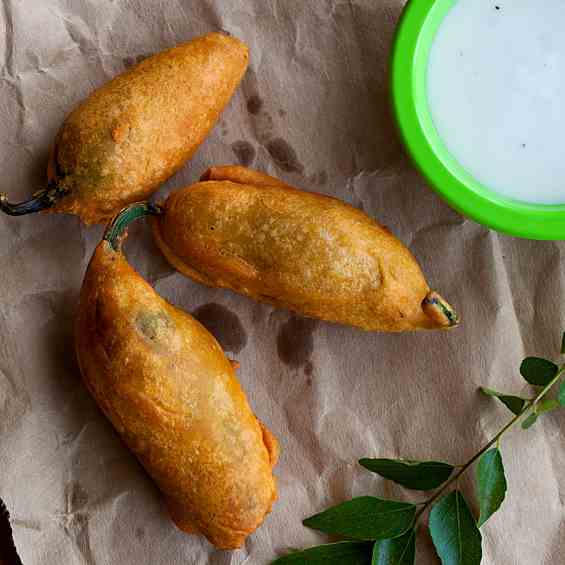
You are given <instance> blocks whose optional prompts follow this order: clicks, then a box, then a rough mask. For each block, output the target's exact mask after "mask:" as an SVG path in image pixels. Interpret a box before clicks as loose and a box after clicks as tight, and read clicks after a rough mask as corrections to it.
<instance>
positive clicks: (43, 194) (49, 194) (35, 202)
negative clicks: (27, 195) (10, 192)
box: [0, 183, 68, 216]
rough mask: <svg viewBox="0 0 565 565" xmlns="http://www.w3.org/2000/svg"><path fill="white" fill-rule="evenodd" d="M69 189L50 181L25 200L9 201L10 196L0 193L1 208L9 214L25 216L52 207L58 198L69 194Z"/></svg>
mask: <svg viewBox="0 0 565 565" xmlns="http://www.w3.org/2000/svg"><path fill="white" fill-rule="evenodd" d="M67 192H68V191H67V190H66V189H63V188H61V187H59V186H57V185H56V184H52V183H50V184H49V185H48V187H47V188H44V189H42V190H38V191H37V192H36V193H35V194H34V195H33V198H31V199H30V200H25V201H24V202H18V203H12V202H8V197H7V196H6V194H4V193H0V210H1V211H2V212H4V213H5V214H8V215H9V216H25V215H26V214H35V213H36V212H41V210H47V209H49V208H52V207H53V206H54V205H55V204H56V203H57V201H58V200H60V199H61V198H62V197H63V196H65V195H66V194H67Z"/></svg>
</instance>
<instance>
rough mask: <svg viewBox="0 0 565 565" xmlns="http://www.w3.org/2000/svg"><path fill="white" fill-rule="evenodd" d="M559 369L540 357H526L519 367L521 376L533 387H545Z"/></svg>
mask: <svg viewBox="0 0 565 565" xmlns="http://www.w3.org/2000/svg"><path fill="white" fill-rule="evenodd" d="M558 371H559V367H558V366H557V365H556V364H555V363H553V362H551V361H548V360H547V359H542V358H541V357H526V359H524V360H523V361H522V364H521V365H520V373H521V375H522V376H523V377H524V378H525V379H526V380H527V381H528V382H529V383H530V384H531V385H535V386H545V385H547V384H549V383H550V381H551V379H553V378H554V377H555V375H557V372H558Z"/></svg>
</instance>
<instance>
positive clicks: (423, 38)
mask: <svg viewBox="0 0 565 565" xmlns="http://www.w3.org/2000/svg"><path fill="white" fill-rule="evenodd" d="M455 3H456V0H435V1H430V0H409V2H408V4H407V6H406V8H405V10H404V13H403V15H402V18H401V20H400V22H399V25H398V29H397V34H396V39H395V44H394V49H393V59H392V91H393V103H394V111H395V115H396V118H397V122H398V125H399V128H400V133H401V136H402V138H403V140H404V143H405V145H406V147H407V149H408V151H409V153H410V155H411V156H412V158H413V159H414V161H415V163H416V166H417V167H418V168H419V169H420V171H421V172H422V173H423V174H424V176H425V177H426V178H427V180H428V182H429V183H430V184H431V185H432V187H433V188H434V189H435V190H436V191H437V192H439V193H440V195H441V196H443V198H444V199H445V200H447V202H448V203H449V204H450V205H451V206H453V207H454V208H455V209H456V210H458V211H459V212H460V213H462V214H463V215H465V216H467V217H470V218H472V219H474V220H476V221H478V222H479V223H481V224H484V225H486V226H489V227H491V228H493V229H495V230H497V231H502V232H505V233H508V234H511V235H515V236H520V237H526V238H531V239H565V204H560V205H542V204H528V203H524V202H519V201H517V200H512V199H509V198H506V197H503V196H500V195H499V194H497V193H496V192H494V191H492V190H490V189H489V188H488V187H486V186H484V185H483V184H481V183H480V182H479V181H478V180H477V179H475V178H474V177H473V176H472V175H471V174H469V173H468V172H467V170H466V169H464V168H463V167H462V166H461V164H460V163H459V162H458V161H457V160H456V159H455V158H454V157H453V156H452V155H451V153H450V152H449V150H448V149H447V147H446V145H445V143H444V142H443V140H442V139H441V137H440V136H439V134H438V132H437V130H436V128H435V126H434V122H433V120H432V115H431V111H430V107H429V104H428V93H427V71H428V60H429V56H430V52H431V48H432V44H433V41H434V38H435V35H436V33H437V31H438V29H439V27H440V26H441V24H442V22H443V19H444V18H445V16H446V15H447V13H448V12H449V10H450V9H451V8H452V6H453V5H454V4H455ZM486 88H488V85H487V86H486Z"/></svg>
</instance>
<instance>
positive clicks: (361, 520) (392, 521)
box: [303, 496, 416, 540]
mask: <svg viewBox="0 0 565 565" xmlns="http://www.w3.org/2000/svg"><path fill="white" fill-rule="evenodd" d="M415 514H416V506H415V505H414V504H409V503H407V502H399V501H397V500H385V499H382V498H376V497H373V496H360V497H359V498H354V499H353V500H349V501H348V502H344V503H343V504H339V505H337V506H334V507H333V508H330V509H328V510H326V511H325V512H321V513H320V514H316V515H315V516H312V517H311V518H307V519H306V520H304V522H303V523H304V525H305V526H306V527H308V528H313V529H314V530H320V531H321V532H326V533H328V534H337V535H340V536H344V537H348V538H352V539H358V540H377V539H387V538H395V537H398V536H401V535H402V534H403V533H404V532H406V531H407V530H409V529H410V528H411V526H412V524H413V522H414V515H415Z"/></svg>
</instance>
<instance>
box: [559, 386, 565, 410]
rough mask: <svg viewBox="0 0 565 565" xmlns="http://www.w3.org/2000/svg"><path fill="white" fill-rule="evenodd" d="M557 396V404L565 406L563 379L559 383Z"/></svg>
mask: <svg viewBox="0 0 565 565" xmlns="http://www.w3.org/2000/svg"><path fill="white" fill-rule="evenodd" d="M558 398H559V404H561V406H565V381H563V382H562V383H561V384H560V385H559V394H558Z"/></svg>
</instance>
